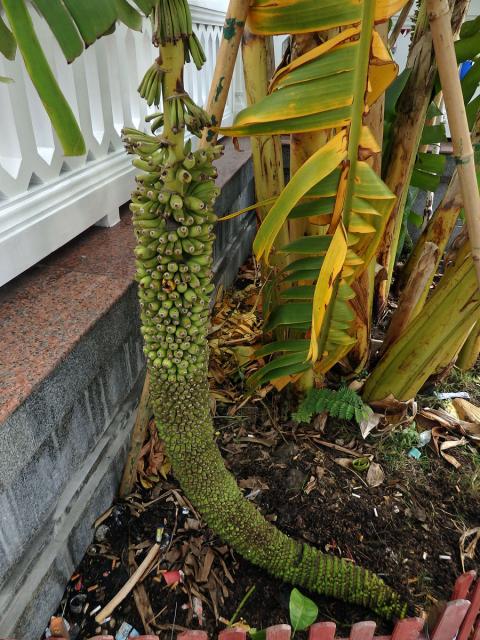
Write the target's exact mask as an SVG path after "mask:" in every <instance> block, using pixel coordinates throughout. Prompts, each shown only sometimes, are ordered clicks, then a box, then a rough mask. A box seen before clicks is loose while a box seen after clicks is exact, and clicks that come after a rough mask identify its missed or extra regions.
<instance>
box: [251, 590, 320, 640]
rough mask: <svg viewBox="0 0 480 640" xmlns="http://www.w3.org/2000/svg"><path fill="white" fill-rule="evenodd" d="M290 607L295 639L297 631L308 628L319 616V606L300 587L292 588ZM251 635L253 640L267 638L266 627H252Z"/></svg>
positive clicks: (291, 624)
mask: <svg viewBox="0 0 480 640" xmlns="http://www.w3.org/2000/svg"><path fill="white" fill-rule="evenodd" d="M288 609H289V614H290V626H291V627H292V629H293V632H292V640H293V638H294V637H295V633H296V632H297V631H303V630H304V629H308V627H310V625H312V624H313V623H314V622H315V620H316V619H317V616H318V607H317V605H316V604H315V603H314V602H313V600H310V598H307V596H304V595H303V593H301V592H300V591H299V590H298V589H292V591H291V593H290V602H289V607H288ZM249 635H250V638H252V640H265V637H266V631H265V629H259V630H258V631H257V629H250V632H249Z"/></svg>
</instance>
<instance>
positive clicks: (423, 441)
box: [417, 429, 432, 448]
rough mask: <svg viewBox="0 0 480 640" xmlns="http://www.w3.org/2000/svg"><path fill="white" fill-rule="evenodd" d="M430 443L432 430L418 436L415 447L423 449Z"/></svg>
mask: <svg viewBox="0 0 480 640" xmlns="http://www.w3.org/2000/svg"><path fill="white" fill-rule="evenodd" d="M431 441H432V430H431V429H427V430H426V431H422V432H421V433H419V434H418V444H417V447H419V448H420V447H424V446H425V445H427V444H428V443H429V442H431Z"/></svg>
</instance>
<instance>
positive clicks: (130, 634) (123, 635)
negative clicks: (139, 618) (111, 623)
mask: <svg viewBox="0 0 480 640" xmlns="http://www.w3.org/2000/svg"><path fill="white" fill-rule="evenodd" d="M139 635H140V634H139V632H138V631H137V630H136V629H135V628H134V627H133V626H132V625H131V624H128V622H122V624H121V626H120V629H119V630H118V631H117V633H116V635H115V640H127V639H128V638H138V636H139Z"/></svg>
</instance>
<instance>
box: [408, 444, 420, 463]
mask: <svg viewBox="0 0 480 640" xmlns="http://www.w3.org/2000/svg"><path fill="white" fill-rule="evenodd" d="M407 455H408V457H409V458H415V460H418V459H419V458H420V457H421V455H422V452H421V451H420V449H417V447H412V448H411V449H410V451H409V452H408V453H407Z"/></svg>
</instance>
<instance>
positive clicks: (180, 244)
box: [123, 129, 222, 382]
mask: <svg viewBox="0 0 480 640" xmlns="http://www.w3.org/2000/svg"><path fill="white" fill-rule="evenodd" d="M123 137H124V142H125V144H126V147H127V149H128V150H129V151H130V152H131V153H136V154H137V155H138V158H136V159H135V160H134V161H133V164H134V165H135V166H137V167H139V168H141V169H143V170H144V171H145V173H143V174H140V175H138V176H136V181H137V188H136V190H135V191H134V192H133V195H132V202H131V204H130V209H131V211H132V213H133V225H134V229H135V235H136V238H137V241H138V244H137V246H136V248H135V256H136V259H137V260H136V267H137V273H136V280H137V282H138V283H139V298H140V306H141V320H142V325H143V326H142V333H143V337H144V341H145V347H144V351H145V354H146V356H147V358H148V361H149V365H150V366H151V367H153V368H154V369H155V370H156V371H157V378H158V379H159V380H160V381H164V382H186V381H187V379H188V378H189V377H190V376H191V375H192V374H195V372H198V371H199V370H200V369H202V368H204V367H205V365H206V350H205V344H206V332H207V324H208V317H209V301H210V297H211V294H212V291H213V289H214V285H213V283H212V271H211V266H212V262H213V242H214V239H215V236H214V233H213V227H214V223H215V221H216V216H215V214H214V213H213V205H214V203H215V199H216V198H217V196H218V194H219V191H220V190H219V189H218V188H217V187H216V186H215V177H216V175H217V172H216V169H215V168H214V167H213V165H212V161H213V160H214V159H216V158H218V157H220V155H221V154H222V147H221V146H220V145H218V146H215V147H211V148H209V149H203V150H198V151H194V152H192V151H191V145H190V143H189V142H188V143H187V145H186V146H185V148H184V152H183V154H181V155H182V157H181V158H180V159H178V158H177V154H176V153H175V152H174V150H173V148H172V147H171V146H168V145H165V143H162V142H159V141H158V139H157V138H155V137H154V136H149V135H147V134H145V133H142V132H141V131H137V130H135V129H124V131H123Z"/></svg>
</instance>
